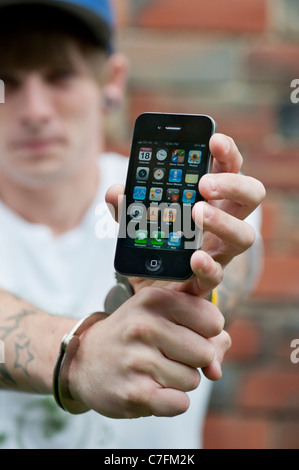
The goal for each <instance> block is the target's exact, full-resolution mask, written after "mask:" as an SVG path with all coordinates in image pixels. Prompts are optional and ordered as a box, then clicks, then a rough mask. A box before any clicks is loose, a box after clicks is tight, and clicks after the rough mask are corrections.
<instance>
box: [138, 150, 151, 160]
mask: <svg viewBox="0 0 299 470" xmlns="http://www.w3.org/2000/svg"><path fill="white" fill-rule="evenodd" d="M152 153H153V149H151V148H149V147H141V148H140V149H139V160H142V161H144V162H149V161H150V160H151V158H152Z"/></svg>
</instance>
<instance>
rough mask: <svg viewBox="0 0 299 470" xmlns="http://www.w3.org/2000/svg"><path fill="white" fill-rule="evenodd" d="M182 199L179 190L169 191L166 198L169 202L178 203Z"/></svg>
mask: <svg viewBox="0 0 299 470" xmlns="http://www.w3.org/2000/svg"><path fill="white" fill-rule="evenodd" d="M179 197H180V190H179V189H177V188H169V189H167V193H166V198H167V202H178V201H179Z"/></svg>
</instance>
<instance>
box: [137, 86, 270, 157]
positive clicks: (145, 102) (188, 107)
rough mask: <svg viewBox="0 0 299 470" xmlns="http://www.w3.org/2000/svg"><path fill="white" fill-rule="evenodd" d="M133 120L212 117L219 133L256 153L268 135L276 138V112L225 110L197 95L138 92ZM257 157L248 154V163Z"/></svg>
mask: <svg viewBox="0 0 299 470" xmlns="http://www.w3.org/2000/svg"><path fill="white" fill-rule="evenodd" d="M130 106H131V120H132V121H133V120H134V119H136V117H137V116H138V115H139V114H141V113H142V112H145V111H148V112H155V111H162V112H173V113H176V112H177V113H179V112H180V113H203V114H210V115H211V116H213V118H214V119H215V120H216V122H217V124H218V130H219V132H222V133H224V134H228V135H230V136H231V137H233V138H234V140H235V141H236V143H237V144H238V145H239V146H240V145H242V144H246V145H250V146H252V143H254V144H255V149H254V151H256V147H257V145H258V143H259V142H262V141H263V139H264V138H265V135H267V134H272V133H273V132H274V128H275V125H276V121H275V117H274V115H273V109H272V108H271V107H268V106H250V105H248V106H244V107H234V106H232V105H231V104H229V105H227V106H225V105H223V104H222V105H221V106H219V104H218V103H217V104H212V103H209V104H208V105H207V104H202V102H201V100H200V98H197V96H196V93H195V94H194V95H192V96H191V97H190V95H188V90H187V89H186V93H177V94H174V93H167V92H163V93H161V91H160V90H157V91H156V92H151V91H149V90H142V89H139V90H136V89H135V90H134V93H133V94H132V95H131V96H130ZM259 156H260V151H259ZM252 157H253V158H254V165H256V163H257V161H256V160H257V157H255V156H254V154H252V152H248V156H246V158H248V160H249V161H250V160H251V158H252Z"/></svg>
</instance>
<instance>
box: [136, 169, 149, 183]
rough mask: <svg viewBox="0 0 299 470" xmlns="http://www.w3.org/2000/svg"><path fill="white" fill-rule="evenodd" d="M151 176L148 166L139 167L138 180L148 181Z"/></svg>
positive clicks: (137, 171)
mask: <svg viewBox="0 0 299 470" xmlns="http://www.w3.org/2000/svg"><path fill="white" fill-rule="evenodd" d="M148 175H149V168H148V167H146V166H139V167H138V168H137V170H136V179H137V180H142V181H146V180H147V179H148Z"/></svg>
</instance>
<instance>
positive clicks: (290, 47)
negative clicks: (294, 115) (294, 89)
mask: <svg viewBox="0 0 299 470" xmlns="http://www.w3.org/2000/svg"><path fill="white" fill-rule="evenodd" d="M298 57H299V46H298V44H297V43H294V44H284V43H282V44H279V45H277V44H275V45H272V44H266V45H264V46H263V45H262V44H259V45H258V47H257V48H256V49H253V50H251V51H250V53H249V55H248V58H247V62H248V72H249V76H250V77H251V78H252V79H253V80H262V81H267V82H269V83H272V82H280V81H283V82H285V80H289V83H287V84H286V85H287V86H288V88H289V87H290V83H291V80H293V79H294V78H298V73H299V62H298ZM290 93H291V88H290Z"/></svg>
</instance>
